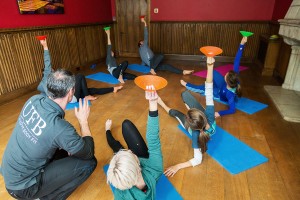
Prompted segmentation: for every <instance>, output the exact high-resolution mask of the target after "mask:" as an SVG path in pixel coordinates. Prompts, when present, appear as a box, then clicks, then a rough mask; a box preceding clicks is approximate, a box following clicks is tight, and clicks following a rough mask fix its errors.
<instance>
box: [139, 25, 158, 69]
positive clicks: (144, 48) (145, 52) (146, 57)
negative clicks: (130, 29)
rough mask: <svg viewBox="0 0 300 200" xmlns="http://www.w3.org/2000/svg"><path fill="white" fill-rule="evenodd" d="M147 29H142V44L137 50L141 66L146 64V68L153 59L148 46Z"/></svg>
mask: <svg viewBox="0 0 300 200" xmlns="http://www.w3.org/2000/svg"><path fill="white" fill-rule="evenodd" d="M148 37H149V36H148V29H147V26H145V28H144V44H143V45H141V46H140V48H139V53H140V57H141V59H142V62H143V63H142V64H146V65H147V66H149V67H150V60H151V59H152V58H153V56H154V54H153V52H152V50H151V49H150V48H149V46H148V41H149V39H148Z"/></svg>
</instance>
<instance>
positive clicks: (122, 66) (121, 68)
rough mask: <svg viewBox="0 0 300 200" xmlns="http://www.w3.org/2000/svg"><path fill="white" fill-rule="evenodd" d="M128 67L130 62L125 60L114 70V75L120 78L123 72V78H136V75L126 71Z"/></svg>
mask: <svg viewBox="0 0 300 200" xmlns="http://www.w3.org/2000/svg"><path fill="white" fill-rule="evenodd" d="M127 67H128V62H127V61H123V62H122V63H121V64H120V65H119V66H118V67H117V68H116V69H114V70H113V72H112V75H113V76H114V77H115V78H117V79H118V78H119V76H120V75H121V74H122V75H123V79H127V80H134V79H135V78H136V75H134V74H130V73H127V72H125V71H126V69H127Z"/></svg>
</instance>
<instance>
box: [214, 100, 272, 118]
mask: <svg viewBox="0 0 300 200" xmlns="http://www.w3.org/2000/svg"><path fill="white" fill-rule="evenodd" d="M215 100H216V101H217V102H220V103H222V104H226V105H228V103H227V102H224V101H221V100H220V99H215ZM235 107H236V109H238V110H240V111H243V112H245V113H247V114H249V115H252V114H254V113H256V112H258V111H261V110H263V109H265V108H267V107H268V105H267V104H263V103H260V102H258V101H254V100H251V99H248V98H245V97H241V98H239V100H238V101H237V102H236V103H235Z"/></svg>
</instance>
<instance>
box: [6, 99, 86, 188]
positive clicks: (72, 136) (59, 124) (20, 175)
mask: <svg viewBox="0 0 300 200" xmlns="http://www.w3.org/2000/svg"><path fill="white" fill-rule="evenodd" d="M64 114H65V113H64V111H63V110H62V109H61V108H60V106H59V105H58V104H56V103H55V102H54V101H52V100H51V99H49V98H48V97H46V96H45V95H35V96H33V97H31V98H30V99H29V100H28V101H27V102H26V103H25V105H24V107H23V109H22V111H21V113H20V116H19V118H18V121H17V124H16V127H15V129H14V131H13V133H12V135H11V137H10V139H9V141H8V144H7V147H6V149H5V152H4V156H3V159H2V174H3V177H4V180H5V185H6V187H7V188H8V189H11V190H21V189H25V188H28V187H30V186H32V185H33V184H35V183H36V176H37V175H38V174H39V173H40V171H41V170H42V169H43V168H44V167H45V165H46V164H47V163H48V162H49V160H50V159H51V158H52V157H53V155H54V153H55V151H56V149H58V148H61V149H64V150H66V151H68V152H69V153H70V154H76V153H77V152H78V151H79V150H81V149H82V148H83V147H84V141H83V139H82V137H80V136H79V135H78V133H77V132H76V130H75V129H74V127H73V126H72V125H71V124H70V123H69V122H67V121H66V120H64V119H63V118H64Z"/></svg>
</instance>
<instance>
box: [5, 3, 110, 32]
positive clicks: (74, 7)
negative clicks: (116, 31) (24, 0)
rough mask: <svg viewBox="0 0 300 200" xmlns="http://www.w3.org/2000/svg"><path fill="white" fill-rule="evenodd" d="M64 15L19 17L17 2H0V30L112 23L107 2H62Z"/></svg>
mask: <svg viewBox="0 0 300 200" xmlns="http://www.w3.org/2000/svg"><path fill="white" fill-rule="evenodd" d="M64 4H65V14H43V15H21V14H20V13H19V8H18V5H17V0H1V1H0V8H1V11H0V28H18V27H32V26H49V25H61V24H81V23H96V22H110V21H112V14H111V11H112V10H111V1H109V0H104V1H103V0H86V1H82V0H64Z"/></svg>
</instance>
